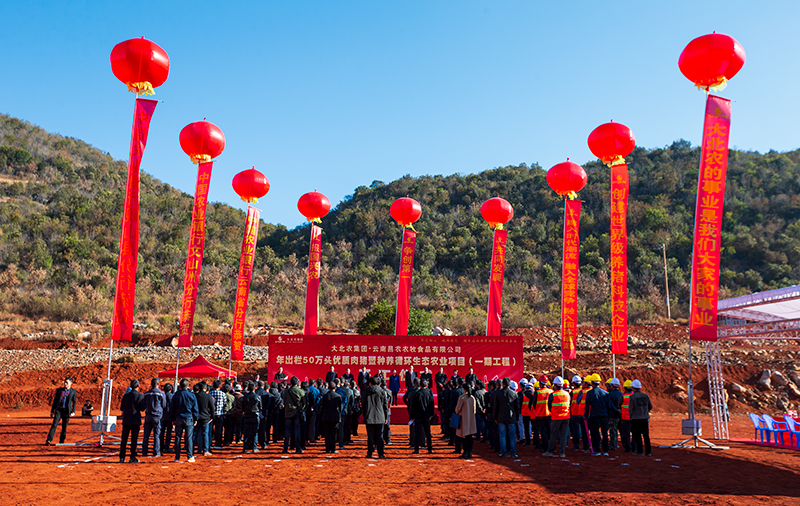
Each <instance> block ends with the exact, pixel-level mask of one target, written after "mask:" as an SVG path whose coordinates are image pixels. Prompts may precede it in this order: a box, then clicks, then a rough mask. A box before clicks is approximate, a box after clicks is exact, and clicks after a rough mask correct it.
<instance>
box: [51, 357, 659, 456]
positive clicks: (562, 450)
mask: <svg viewBox="0 0 800 506" xmlns="http://www.w3.org/2000/svg"><path fill="white" fill-rule="evenodd" d="M404 372H405V374H404V375H403V376H404V377H403V378H402V381H403V382H404V383H405V385H406V391H405V393H404V394H403V396H402V398H401V399H402V401H403V403H404V405H405V408H406V409H407V411H408V418H409V420H410V423H409V425H410V430H409V434H408V441H407V442H405V441H404V443H407V444H408V446H409V447H411V448H413V452H412V453H413V454H418V453H419V452H420V449H421V448H422V449H425V450H427V452H428V453H433V451H434V447H433V440H432V434H431V426H432V425H434V426H435V425H436V424H438V425H439V428H440V432H441V434H440V436H441V437H442V438H443V439H444V441H445V442H446V444H447V445H449V446H452V447H453V449H452V450H449V449H448V452H450V451H452V453H454V454H458V455H459V456H460V457H461V458H472V457H473V451H474V445H475V441H476V440H477V441H479V442H482V443H485V444H487V445H488V446H489V448H490V449H491V450H492V451H493V452H496V453H498V454H499V455H500V456H501V457H504V456H506V457H517V456H518V455H517V447H518V445H524V446H532V447H533V448H535V449H538V450H540V452H541V454H542V455H543V456H545V457H549V456H553V457H565V456H566V452H567V450H568V449H569V448H568V447H569V446H570V442H571V446H572V451H583V452H588V453H591V454H592V455H594V456H604V455H605V456H607V455H609V452H614V451H616V450H617V449H618V448H619V446H620V445H621V446H622V449H623V451H624V452H631V453H633V454H636V455H642V456H650V454H651V447H650V437H649V418H650V411H651V410H652V408H653V406H652V403H651V401H650V398H649V396H648V395H647V394H646V393H644V392H643V391H642V384H641V382H640V381H639V380H637V379H634V380H627V381H625V382H624V383H621V382H620V380H619V379H617V378H610V379H609V380H607V381H606V382H605V385H603V384H602V381H601V378H600V376H599V375H598V374H590V375H588V376H586V377H585V378H581V377H580V376H577V375H576V376H574V377H573V378H572V379H571V381H565V380H564V379H563V378H561V377H560V376H556V377H555V378H553V379H552V380H551V379H550V377H549V376H547V375H544V374H543V375H541V376H539V377H538V378H536V379H534V378H531V379H530V380H529V379H527V378H523V379H521V380H520V381H519V382H518V383H517V382H515V381H512V380H511V379H510V378H503V379H497V380H491V381H488V382H487V383H484V382H483V381H481V380H479V379H478V378H477V377H476V375H475V374H474V372H473V370H472V369H471V368H470V369H469V372H468V374H466V375H465V377H463V378H462V377H461V376H460V375H459V374H458V372H457V371H454V372H453V374H452V375H451V376H450V377H448V376H447V374H445V372H444V368H440V369H439V372H438V373H437V374H435V375H434V374H433V373H432V372H431V371H429V370H428V369H427V368H426V369H425V371H423V372H422V373H417V372H415V371H414V370H413V368H412V369H410V370H409V371H404ZM400 382H401V376H400V375H399V374H397V371H392V374H390V375H389V376H388V377H385V376H384V374H383V372H382V371H380V372H379V373H378V374H376V375H371V374H370V372H369V371H368V370H367V369H366V368H362V369H361V370H360V371H359V372H358V375H357V377H356V376H353V375H352V374H351V373H350V370H349V369H348V370H347V372H346V373H344V374H342V375H341V376H340V375H339V374H337V373H336V371H335V370H334V368H333V367H331V371H330V372H329V373H327V374H326V377H325V380H324V381H323V379H322V378H320V379H317V380H315V381H313V380H312V381H302V382H301V381H300V380H299V379H298V378H297V377H296V376H292V377H291V378H287V375H286V373H284V371H283V369H282V368H281V369H280V370H279V371H278V372H277V373H276V374H275V375H274V379H273V381H271V382H269V383H265V382H264V381H262V380H260V379H259V378H256V379H254V380H249V381H244V382H242V383H239V382H238V381H236V380H231V379H225V380H215V381H213V382H212V383H211V384H209V383H207V382H205V381H200V382H198V383H196V384H194V385H192V386H191V387H190V383H189V380H188V379H182V380H181V381H180V382H179V384H178V388H177V390H175V391H173V390H174V389H173V385H172V384H171V383H165V384H164V385H163V387H162V385H161V384H160V380H159V379H158V378H153V379H152V380H151V381H150V388H149V390H147V391H146V392H144V393H142V392H140V383H139V381H138V380H133V381H131V383H130V387H129V388H128V390H127V391H126V393H125V395H123V397H122V402H121V406H120V408H121V411H122V415H121V419H122V434H121V445H120V453H119V459H120V462H125V459H126V458H127V459H128V462H134V463H135V462H139V458H138V457H139V453H141V455H142V456H145V457H146V456H149V455H153V456H161V455H162V454H167V453H168V452H172V453H174V457H175V462H180V461H181V456H182V454H184V453H185V455H186V458H187V461H188V462H194V461H195V457H196V456H209V455H212V454H213V453H214V452H215V451H220V450H223V449H231V448H237V449H238V445H241V450H240V451H241V452H243V453H246V454H248V453H258V452H259V450H264V449H266V448H267V447H268V446H269V445H270V444H274V445H282V452H283V453H289V452H290V451H292V452H294V453H304V452H305V451H307V449H309V448H310V447H312V446H314V445H316V444H318V443H320V444H321V443H322V442H323V441H324V450H323V449H322V448H320V451H322V452H324V453H325V454H335V453H338V452H339V451H340V450H343V449H345V448H347V447H348V446H349V445H352V444H354V440H353V437H354V436H358V430H359V425H360V424H361V423H363V425H364V427H365V431H366V436H367V443H366V446H367V447H366V457H368V458H372V457H374V456H375V454H376V453H377V458H385V457H386V447H387V446H388V445H391V444H393V441H392V431H391V412H392V410H391V407H392V405H398V403H399V399H398V397H399V396H398V393H399V392H400V388H399V384H400ZM70 386H71V380H69V379H67V380H65V382H64V387H62V388H59V389H58V390H57V391H56V393H55V396H54V399H53V403H52V410H51V416H52V417H53V424H52V427H51V429H50V432H49V434H48V436H47V440H46V444H50V442H51V441H52V439H53V437H54V435H55V432H56V429H57V426H58V423H59V421H62V420H68V419H69V416H70V414H71V413H73V412H74V408H75V403H76V399H75V394H74V392H75V391H74V390H73V389H71V388H70ZM434 390H435V395H436V398H437V399H438V410H437V409H436V408H437V402H436V400H435V399H434ZM142 413H144V416H142ZM62 423H63V427H62V433H61V438H60V441H61V442H62V443H63V442H64V438H65V436H66V421H62ZM142 425H144V431H143V435H142V439H141V443H139V432H140V428H141V426H142ZM395 439H396V438H395ZM394 443H395V444H398V442H397V441H395V442H394ZM279 447H280V446H279ZM139 451H140V452H139Z"/></svg>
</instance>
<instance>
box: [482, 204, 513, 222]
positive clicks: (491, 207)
mask: <svg viewBox="0 0 800 506" xmlns="http://www.w3.org/2000/svg"><path fill="white" fill-rule="evenodd" d="M481 216H483V219H484V220H486V221H488V222H489V225H491V226H492V227H493V228H499V227H502V226H503V225H504V224H506V223H508V222H509V221H511V218H513V217H514V208H513V207H511V204H509V203H508V201H507V200H506V199H501V198H500V197H494V198H491V199H489V200H487V201H486V202H484V203H483V205H481Z"/></svg>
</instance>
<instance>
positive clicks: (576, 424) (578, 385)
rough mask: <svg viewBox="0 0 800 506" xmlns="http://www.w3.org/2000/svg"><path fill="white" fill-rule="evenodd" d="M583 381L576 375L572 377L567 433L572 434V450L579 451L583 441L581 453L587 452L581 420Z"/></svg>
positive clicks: (587, 434) (583, 398) (583, 395)
mask: <svg viewBox="0 0 800 506" xmlns="http://www.w3.org/2000/svg"><path fill="white" fill-rule="evenodd" d="M583 385H584V384H583V381H582V380H581V377H580V376H578V375H577V374H576V375H575V376H573V377H572V387H573V388H572V404H571V405H570V410H569V411H570V418H569V431H570V433H571V434H572V449H573V450H575V451H580V449H581V447H580V444H581V440H582V441H583V451H584V452H588V451H589V433H588V431H587V430H586V424H585V423H584V419H583V412H584V408H585V407H586V390H584V387H583Z"/></svg>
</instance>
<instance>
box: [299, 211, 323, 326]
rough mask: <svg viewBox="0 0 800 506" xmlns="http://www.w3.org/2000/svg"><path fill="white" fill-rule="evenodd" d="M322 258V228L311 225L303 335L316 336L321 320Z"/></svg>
mask: <svg viewBox="0 0 800 506" xmlns="http://www.w3.org/2000/svg"><path fill="white" fill-rule="evenodd" d="M321 258H322V228H321V227H318V226H317V225H314V224H313V223H312V224H311V246H310V248H309V252H308V288H307V289H306V316H305V320H304V322H303V334H304V335H307V336H311V335H316V333H317V323H318V319H319V275H320V260H321Z"/></svg>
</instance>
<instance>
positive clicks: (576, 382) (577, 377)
mask: <svg viewBox="0 0 800 506" xmlns="http://www.w3.org/2000/svg"><path fill="white" fill-rule="evenodd" d="M581 381H583V380H582V379H581V377H580V376H578V375H577V374H576V375H575V376H573V377H572V382H573V383H575V384H578V385H580V383H581Z"/></svg>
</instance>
